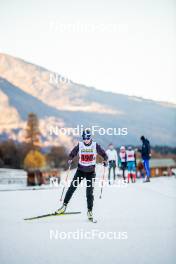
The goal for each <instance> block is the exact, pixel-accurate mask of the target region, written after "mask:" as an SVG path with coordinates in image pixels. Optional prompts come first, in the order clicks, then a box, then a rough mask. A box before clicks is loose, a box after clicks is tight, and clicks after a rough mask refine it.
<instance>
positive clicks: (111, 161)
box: [108, 160, 116, 182]
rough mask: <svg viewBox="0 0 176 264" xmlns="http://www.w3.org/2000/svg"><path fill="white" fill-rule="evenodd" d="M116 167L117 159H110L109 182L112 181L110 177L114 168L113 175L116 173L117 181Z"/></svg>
mask: <svg viewBox="0 0 176 264" xmlns="http://www.w3.org/2000/svg"><path fill="white" fill-rule="evenodd" d="M115 168H116V163H115V160H110V161H109V174H108V180H109V182H110V178H111V169H113V175H114V181H115Z"/></svg>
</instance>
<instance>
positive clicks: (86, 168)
mask: <svg viewBox="0 0 176 264" xmlns="http://www.w3.org/2000/svg"><path fill="white" fill-rule="evenodd" d="M82 138H83V141H81V142H79V143H78V144H77V146H75V147H74V148H73V150H72V151H71V152H70V155H69V161H68V163H69V164H71V162H72V159H73V158H74V157H76V156H77V155H79V163H78V168H77V171H76V173H75V175H74V178H73V180H72V182H71V185H70V187H69V188H68V190H67V192H66V195H65V198H64V202H63V205H62V207H61V208H59V209H58V210H57V211H56V213H57V214H62V213H64V212H65V211H66V208H67V204H68V203H69V201H70V199H71V197H72V195H73V193H74V191H75V190H76V188H77V186H78V185H79V184H80V182H81V180H82V179H84V178H85V179H86V181H87V185H86V186H87V189H86V196H87V208H88V212H87V216H88V219H89V220H93V213H92V209H93V200H94V196H93V187H94V186H93V185H94V181H95V176H96V175H95V165H96V155H97V154H99V155H100V156H102V158H103V159H104V166H106V165H107V160H108V157H107V155H106V152H105V151H104V150H103V149H102V148H101V146H100V145H99V144H97V143H96V142H94V141H92V138H91V131H90V130H89V129H86V130H84V131H83V134H82Z"/></svg>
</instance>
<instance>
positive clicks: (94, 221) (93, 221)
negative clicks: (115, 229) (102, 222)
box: [88, 218, 97, 224]
mask: <svg viewBox="0 0 176 264" xmlns="http://www.w3.org/2000/svg"><path fill="white" fill-rule="evenodd" d="M88 220H89V222H91V223H94V224H96V223H97V220H96V219H93V218H90V219H89V218H88Z"/></svg>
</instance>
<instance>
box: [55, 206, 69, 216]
mask: <svg viewBox="0 0 176 264" xmlns="http://www.w3.org/2000/svg"><path fill="white" fill-rule="evenodd" d="M66 209H67V204H63V205H62V206H61V208H59V209H58V210H57V211H56V212H55V213H56V214H64V213H65V211H66Z"/></svg>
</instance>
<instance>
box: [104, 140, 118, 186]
mask: <svg viewBox="0 0 176 264" xmlns="http://www.w3.org/2000/svg"><path fill="white" fill-rule="evenodd" d="M106 154H107V156H108V164H109V173H108V180H109V184H111V170H112V169H113V178H114V181H115V178H116V175H115V169H116V167H117V160H118V158H117V151H116V150H115V149H114V146H113V144H109V146H108V149H107V150H106Z"/></svg>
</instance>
